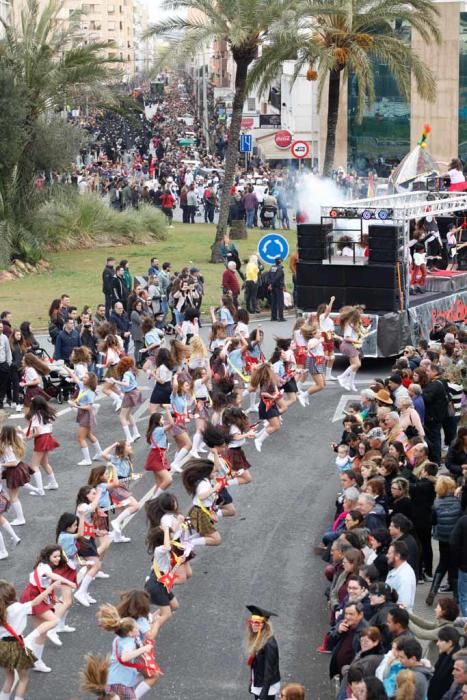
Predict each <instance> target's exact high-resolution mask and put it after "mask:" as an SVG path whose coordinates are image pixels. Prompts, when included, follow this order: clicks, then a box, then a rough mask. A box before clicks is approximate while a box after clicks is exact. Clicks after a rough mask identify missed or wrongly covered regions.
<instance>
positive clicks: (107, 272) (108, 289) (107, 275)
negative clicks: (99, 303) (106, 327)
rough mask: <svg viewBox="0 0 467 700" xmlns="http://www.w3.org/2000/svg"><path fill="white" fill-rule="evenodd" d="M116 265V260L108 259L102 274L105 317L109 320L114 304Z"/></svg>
mask: <svg viewBox="0 0 467 700" xmlns="http://www.w3.org/2000/svg"><path fill="white" fill-rule="evenodd" d="M115 263H116V260H115V258H112V257H110V258H107V262H106V265H105V267H104V271H103V272H102V292H103V294H104V296H105V317H106V319H107V320H109V318H110V312H111V311H112V307H113V302H114V295H113V278H114V276H115V269H114V265H115Z"/></svg>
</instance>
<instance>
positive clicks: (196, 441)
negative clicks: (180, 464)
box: [190, 431, 203, 459]
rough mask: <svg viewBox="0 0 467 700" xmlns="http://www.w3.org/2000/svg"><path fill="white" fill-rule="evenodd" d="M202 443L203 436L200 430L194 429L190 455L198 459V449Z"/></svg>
mask: <svg viewBox="0 0 467 700" xmlns="http://www.w3.org/2000/svg"><path fill="white" fill-rule="evenodd" d="M202 443H203V436H202V435H201V433H200V432H198V431H196V433H195V434H194V435H193V446H192V448H191V452H190V454H191V456H192V457H195V458H196V459H199V449H200V447H201V445H202Z"/></svg>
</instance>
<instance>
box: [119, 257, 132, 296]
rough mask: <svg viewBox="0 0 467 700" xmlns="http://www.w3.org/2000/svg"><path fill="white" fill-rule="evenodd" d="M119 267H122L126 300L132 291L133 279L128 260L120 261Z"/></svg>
mask: <svg viewBox="0 0 467 700" xmlns="http://www.w3.org/2000/svg"><path fill="white" fill-rule="evenodd" d="M119 267H123V282H124V284H125V287H126V291H127V298H128V295H129V294H131V291H132V289H133V277H132V275H131V272H130V266H129V264H128V260H121V261H120V265H119Z"/></svg>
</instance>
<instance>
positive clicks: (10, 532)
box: [2, 520, 21, 544]
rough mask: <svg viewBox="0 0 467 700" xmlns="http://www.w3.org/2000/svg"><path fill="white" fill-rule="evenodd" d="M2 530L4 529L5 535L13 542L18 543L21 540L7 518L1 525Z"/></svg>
mask: <svg viewBox="0 0 467 700" xmlns="http://www.w3.org/2000/svg"><path fill="white" fill-rule="evenodd" d="M2 530H5V532H6V533H7V535H8V536H9V537H10V538H11V541H12V542H13V544H19V543H20V542H21V537H18V535H17V534H16V532H15V531H14V530H13V528H12V527H11V525H10V523H9V522H8V520H5V522H4V524H3V525H2Z"/></svg>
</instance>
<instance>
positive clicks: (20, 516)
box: [10, 501, 26, 525]
mask: <svg viewBox="0 0 467 700" xmlns="http://www.w3.org/2000/svg"><path fill="white" fill-rule="evenodd" d="M10 511H11V514H12V515H14V519H13V520H10V525H26V520H25V519H24V513H23V506H22V505H21V501H14V502H13V503H12V504H11V505H10Z"/></svg>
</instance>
